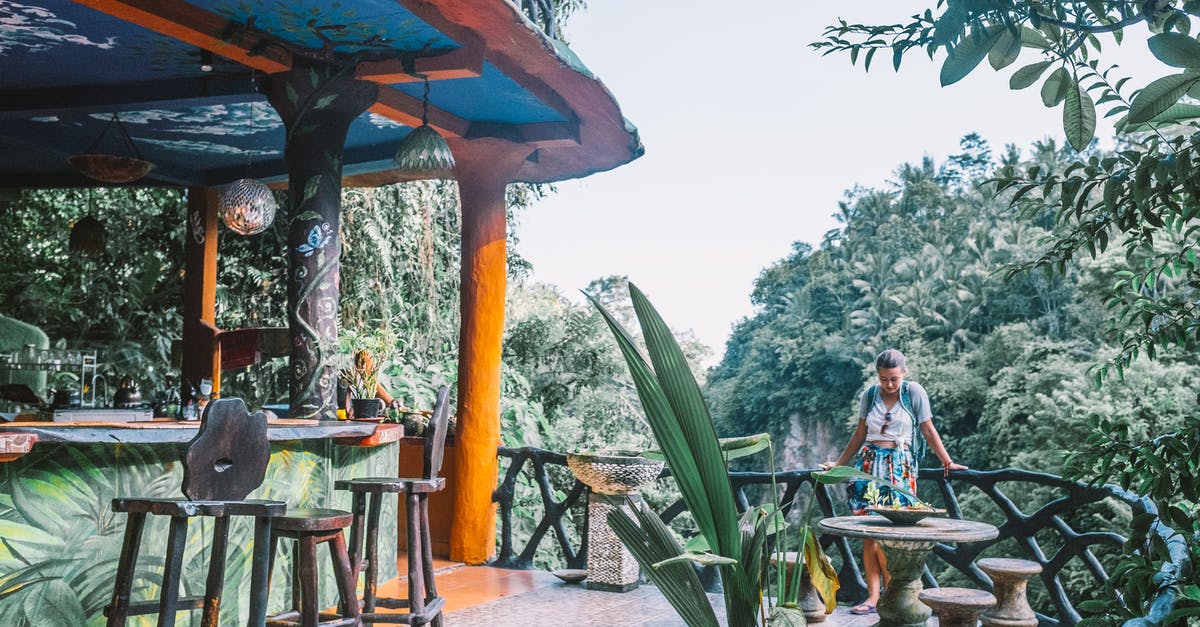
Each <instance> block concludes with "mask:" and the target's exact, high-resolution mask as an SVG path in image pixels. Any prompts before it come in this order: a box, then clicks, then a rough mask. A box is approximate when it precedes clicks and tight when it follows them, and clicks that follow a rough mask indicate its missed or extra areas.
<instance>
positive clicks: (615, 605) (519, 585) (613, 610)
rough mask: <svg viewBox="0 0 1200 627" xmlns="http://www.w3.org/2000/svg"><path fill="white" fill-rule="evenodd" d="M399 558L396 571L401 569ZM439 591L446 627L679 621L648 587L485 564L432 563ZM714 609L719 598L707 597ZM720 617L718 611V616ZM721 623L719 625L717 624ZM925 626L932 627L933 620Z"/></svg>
mask: <svg viewBox="0 0 1200 627" xmlns="http://www.w3.org/2000/svg"><path fill="white" fill-rule="evenodd" d="M403 559H404V557H403V555H401V560H402V562H401V569H402V570H401V572H404V571H403V568H404V565H403ZM435 562H436V563H435V568H436V572H437V575H436V578H437V587H438V593H440V594H441V595H442V596H444V597H446V615H445V616H446V626H447V627H471V626H474V625H480V626H483V625H487V626H494V625H501V626H503V625H512V626H514V627H515V626H518V625H519V626H522V627H524V626H527V625H539V626H542V625H545V626H548V627H553V626H558V625H563V626H572V627H585V626H588V625H639V626H647V627H649V626H653V627H675V626H677V625H678V626H682V625H683V624H684V623H683V621H682V620H680V619H679V615H678V614H676V613H675V610H674V609H672V608H671V605H670V604H669V603H667V600H666V599H665V598H664V597H663V596H662V594H661V593H660V592H659V591H658V588H656V587H654V586H651V585H643V586H641V587H639V588H637V589H636V590H632V591H630V592H625V593H614V592H600V591H596V590H588V589H587V588H586V587H583V586H580V585H578V584H574V585H572V584H565V583H563V582H561V581H559V580H558V578H557V577H555V576H554V575H551V574H550V573H547V572H543V571H536V570H507V569H502V568H491V567H487V566H463V565H461V564H455V563H452V562H446V561H442V560H435ZM379 593H380V595H381V596H393V597H400V598H403V597H404V596H405V595H406V592H405V584H404V579H403V578H398V579H393V580H391V581H389V582H387V583H386V584H381V585H380V586H379ZM709 596H710V597H711V598H712V599H713V600H714V602H715V603H716V604H717V605H718V607H720V606H723V604H724V602H723V599H722V598H721V596H720V595H719V594H714V595H709ZM720 614H721V613H720V612H718V615H720ZM878 620H879V619H878V617H877V616H874V615H872V616H854V615H853V614H851V613H850V608H849V606H838V609H837V611H835V612H834V613H833V614H832V615H830V616H828V617H827V619H826V620H825V622H824V623H818V624H824V625H828V626H830V627H868V626H869V625H874V624H876V623H877V622H878ZM722 624H724V621H723V620H722ZM929 624H930V625H937V619H936V618H935V619H932V620H930V622H929Z"/></svg>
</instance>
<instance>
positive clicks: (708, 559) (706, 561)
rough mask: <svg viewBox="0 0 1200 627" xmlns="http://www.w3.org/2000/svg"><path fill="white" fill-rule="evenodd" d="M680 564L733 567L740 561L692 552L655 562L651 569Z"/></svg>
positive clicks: (714, 554) (713, 554)
mask: <svg viewBox="0 0 1200 627" xmlns="http://www.w3.org/2000/svg"><path fill="white" fill-rule="evenodd" d="M680 562H687V563H689V564H699V565H700V566H731V565H733V564H736V563H738V561H737V560H735V559H731V558H728V557H721V556H720V555H717V554H716V553H693V552H691V551H685V552H683V553H682V554H680V555H676V556H675V557H668V558H667V559H665V560H663V561H661V562H655V563H654V564H651V567H652V568H663V567H665V566H670V565H671V564H678V563H680Z"/></svg>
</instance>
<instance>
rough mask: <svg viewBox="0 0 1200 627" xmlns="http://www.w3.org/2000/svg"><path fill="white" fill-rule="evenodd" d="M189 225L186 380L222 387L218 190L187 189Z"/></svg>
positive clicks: (185, 383)
mask: <svg viewBox="0 0 1200 627" xmlns="http://www.w3.org/2000/svg"><path fill="white" fill-rule="evenodd" d="M187 194H188V195H187V199H188V204H187V226H186V227H185V233H184V244H183V258H184V262H183V263H184V266H183V268H184V271H183V368H182V370H183V379H184V380H183V381H181V382H180V384H181V386H182V390H183V395H184V398H187V394H189V393H190V389H189V387H188V384H189V383H190V384H191V385H192V386H197V387H198V386H199V385H200V379H206V378H208V379H212V380H213V392H216V391H218V390H219V387H218V386H219V385H220V375H221V364H220V358H219V356H218V354H217V352H216V351H217V343H216V335H215V333H214V331H215V328H216V321H217V190H215V189H213V188H211V187H191V188H188V192H187Z"/></svg>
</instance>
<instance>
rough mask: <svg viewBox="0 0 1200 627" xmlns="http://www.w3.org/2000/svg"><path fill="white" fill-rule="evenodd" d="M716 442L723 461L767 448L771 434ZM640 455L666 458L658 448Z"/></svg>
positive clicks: (746, 455)
mask: <svg viewBox="0 0 1200 627" xmlns="http://www.w3.org/2000/svg"><path fill="white" fill-rule="evenodd" d="M718 443H719V444H720V446H721V451H722V452H724V453H725V461H730V460H734V459H738V458H739V457H748V456H750V455H753V454H755V453H758V452H759V451H765V450H767V448H769V447H770V446H771V434H769V433H757V434H755V435H744V436H738V437H733V438H721V439H720V440H718ZM641 455H642V456H643V457H648V458H650V459H666V458H665V457H663V454H662V451H660V450H658V449H650V450H648V451H642V453H641Z"/></svg>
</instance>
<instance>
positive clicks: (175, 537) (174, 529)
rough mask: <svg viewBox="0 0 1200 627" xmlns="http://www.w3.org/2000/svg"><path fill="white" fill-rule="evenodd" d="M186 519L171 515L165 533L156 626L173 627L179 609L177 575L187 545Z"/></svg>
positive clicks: (181, 566) (181, 565)
mask: <svg viewBox="0 0 1200 627" xmlns="http://www.w3.org/2000/svg"><path fill="white" fill-rule="evenodd" d="M187 525H188V519H187V518H184V517H182V516H172V517H171V531H170V533H169V534H168V535H167V560H166V565H165V566H164V567H163V583H162V595H161V596H160V597H159V600H158V627H174V625H175V613H176V612H178V611H179V575H180V572H181V571H182V570H183V550H184V547H185V546H186V545H187Z"/></svg>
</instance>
